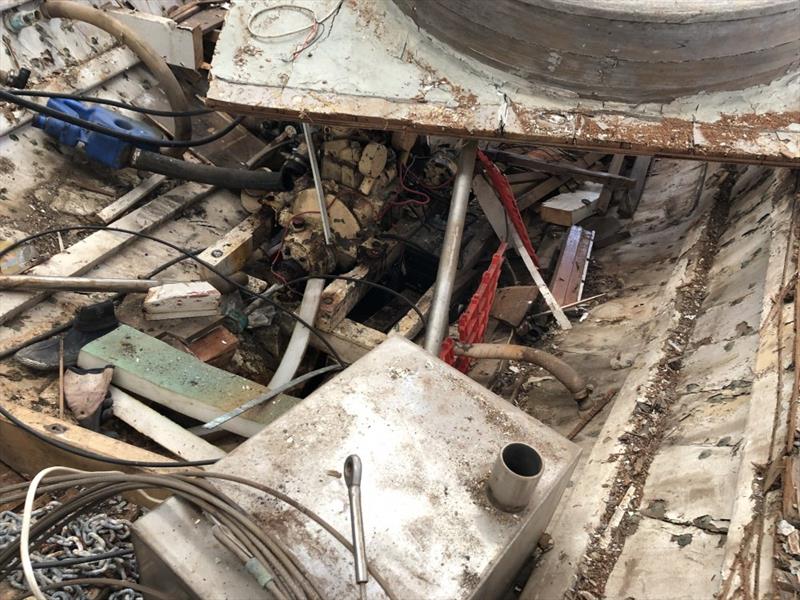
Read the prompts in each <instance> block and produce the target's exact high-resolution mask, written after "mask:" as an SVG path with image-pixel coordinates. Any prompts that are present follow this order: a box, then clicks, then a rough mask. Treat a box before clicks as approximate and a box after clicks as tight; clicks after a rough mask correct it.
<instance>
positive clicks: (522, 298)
mask: <svg viewBox="0 0 800 600" xmlns="http://www.w3.org/2000/svg"><path fill="white" fill-rule="evenodd" d="M538 294H539V289H538V288H537V287H536V286H535V285H516V286H510V287H504V288H498V290H497V292H496V293H495V297H494V303H493V304H492V310H491V313H490V314H491V316H492V317H494V318H495V319H498V320H499V321H503V322H504V323H508V324H509V325H511V326H512V327H518V326H519V324H520V323H522V320H523V319H524V318H525V315H527V314H528V310H529V309H530V307H531V304H533V301H534V300H535V299H536V296H537V295H538Z"/></svg>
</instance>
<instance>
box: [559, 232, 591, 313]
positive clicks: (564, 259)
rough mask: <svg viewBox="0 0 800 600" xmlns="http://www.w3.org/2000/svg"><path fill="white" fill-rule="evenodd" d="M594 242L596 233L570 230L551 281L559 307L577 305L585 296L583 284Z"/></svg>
mask: <svg viewBox="0 0 800 600" xmlns="http://www.w3.org/2000/svg"><path fill="white" fill-rule="evenodd" d="M593 242H594V231H589V230H588V229H583V228H582V227H577V226H573V227H570V228H569V232H568V233H567V237H566V239H565V240H564V247H563V249H562V250H561V255H560V256H559V257H558V264H557V265H556V269H555V271H554V273H553V278H552V279H551V280H550V291H551V292H553V297H554V298H555V299H556V302H558V304H559V305H561V306H566V305H569V304H575V303H576V302H578V301H579V300H580V299H581V296H583V283H584V281H585V279H586V269H587V268H588V266H589V256H590V255H591V253H592V243H593Z"/></svg>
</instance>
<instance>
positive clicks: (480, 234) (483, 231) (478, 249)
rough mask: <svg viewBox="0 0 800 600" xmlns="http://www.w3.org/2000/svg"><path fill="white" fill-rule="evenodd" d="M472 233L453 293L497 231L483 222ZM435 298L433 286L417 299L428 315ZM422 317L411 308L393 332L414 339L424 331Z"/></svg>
mask: <svg viewBox="0 0 800 600" xmlns="http://www.w3.org/2000/svg"><path fill="white" fill-rule="evenodd" d="M470 233H471V234H472V235H471V237H470V239H469V241H468V242H467V243H466V244H464V247H463V248H462V250H461V263H460V264H459V269H458V273H457V275H456V283H455V286H454V289H453V295H454V296H455V295H457V294H458V293H459V290H460V289H461V287H463V286H462V285H461V283H460V282H461V281H462V280H463V277H462V276H463V275H464V274H465V273H469V272H471V271H472V269H473V267H474V266H475V265H476V264H477V262H478V260H480V258H481V256H483V254H484V253H485V252H487V251H488V250H489V247H490V246H491V243H492V241H493V240H494V239H495V233H494V230H493V229H492V227H491V225H489V223H483V224H481V225H479V226H477V227H476V228H475V229H474V230H473V231H471V232H470ZM432 299H433V286H431V287H430V288H428V290H427V291H426V292H425V293H424V294H423V295H422V296H421V297H420V299H419V300H417V308H418V309H419V310H420V311H421V312H422V314H423V315H425V316H426V317H427V315H428V312H429V311H430V309H431V301H432ZM422 325H423V323H422V319H420V317H419V315H418V314H417V312H416V311H414V310H409V311H408V312H407V313H406V315H405V316H404V317H403V318H402V319H400V320H399V321H398V322H397V323H396V324H395V326H394V327H393V328H392V330H391V332H390V333H392V334H398V335H402V336H403V337H405V338H408V339H409V340H411V339H414V337H416V335H417V334H418V333H419V332H420V331H422Z"/></svg>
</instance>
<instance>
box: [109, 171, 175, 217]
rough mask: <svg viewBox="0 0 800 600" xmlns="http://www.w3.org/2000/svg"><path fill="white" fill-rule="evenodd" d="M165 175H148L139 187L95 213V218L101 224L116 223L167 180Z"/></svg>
mask: <svg viewBox="0 0 800 600" xmlns="http://www.w3.org/2000/svg"><path fill="white" fill-rule="evenodd" d="M167 179H168V178H167V176H166V175H158V174H155V175H150V177H148V178H147V179H143V180H142V181H141V182H140V183H139V185H137V186H136V187H134V188H133V189H132V190H130V191H129V192H128V193H126V194H123V195H122V196H120V197H119V198H117V199H116V200H115V201H114V202H112V203H111V204H109V205H108V206H106V207H105V208H104V209H103V210H101V211H100V212H99V213H97V216H98V217H99V218H100V220H101V221H102V222H103V223H106V224H108V223H111V222H112V221H116V220H117V219H118V218H120V217H121V216H122V215H124V214H125V213H126V212H128V211H129V210H130V209H131V208H133V207H134V206H136V205H137V204H139V202H141V201H142V200H144V199H145V198H146V197H147V196H148V195H149V194H150V193H151V192H154V191H155V190H156V188H158V187H159V186H160V185H161V184H162V183H164V182H165V181H166V180H167Z"/></svg>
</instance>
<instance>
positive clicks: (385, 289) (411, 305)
mask: <svg viewBox="0 0 800 600" xmlns="http://www.w3.org/2000/svg"><path fill="white" fill-rule="evenodd" d="M2 256H3V253H2V252H0V258H2ZM309 279H341V280H343V281H352V282H353V283H360V284H363V285H366V286H368V287H372V288H375V289H378V290H381V291H383V292H386V293H387V294H391V295H392V296H395V297H396V298H400V299H401V300H402V301H403V302H405V303H406V304H408V306H409V308H411V310H413V311H414V312H415V313H417V315H419V318H420V320H421V321H422V327H423V329H424V328H425V327H427V326H428V320H427V319H426V318H425V315H424V314H423V312H422V311H421V310H420V309H419V307H418V306H417V305H416V304H415V303H414V302H413V301H412V300H410V299H409V298H406V297H405V296H403V294H401V293H400V292H398V291H395V290H393V289H392V288H390V287H387V286H385V285H381V284H380V283H375V282H374V281H367V280H366V279H358V278H357V277H348V276H347V275H304V276H303V277H297V278H296V279H290V280H289V281H287V282H285V283H281V284H277V287H274V288H273V289H271V290H269V291H267V292H264V294H262V297H265V298H266V297H267V296H272V294H275V293H277V292H279V291H281V290H282V289H285V288H287V287H289V286H291V285H294V284H295V283H302V282H303V281H308V280H309ZM292 314H294V313H292Z"/></svg>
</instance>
